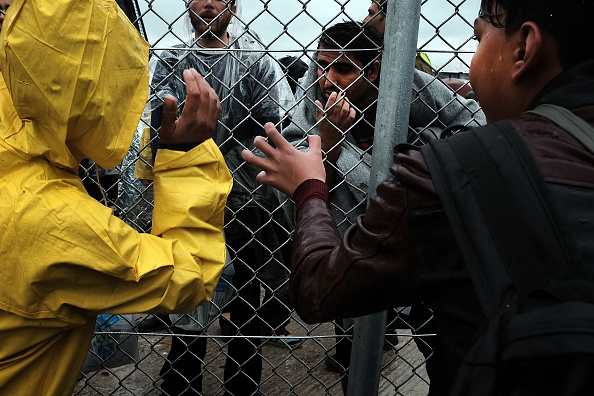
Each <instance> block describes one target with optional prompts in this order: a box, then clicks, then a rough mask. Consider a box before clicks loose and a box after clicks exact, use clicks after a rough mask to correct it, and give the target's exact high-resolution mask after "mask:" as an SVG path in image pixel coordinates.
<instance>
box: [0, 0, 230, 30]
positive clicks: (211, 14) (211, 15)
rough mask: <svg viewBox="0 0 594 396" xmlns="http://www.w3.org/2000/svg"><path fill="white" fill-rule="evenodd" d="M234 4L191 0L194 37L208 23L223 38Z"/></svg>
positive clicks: (219, 0) (224, 0) (222, 1)
mask: <svg viewBox="0 0 594 396" xmlns="http://www.w3.org/2000/svg"><path fill="white" fill-rule="evenodd" d="M0 1H1V0H0ZM235 9H236V7H235V5H231V2H230V1H229V0H192V3H191V4H190V10H191V11H190V20H191V21H192V26H193V27H194V30H196V37H200V36H201V35H202V34H203V33H204V32H206V31H208V27H209V25H210V31H211V33H212V34H213V35H214V36H216V37H218V38H220V39H224V38H225V37H226V35H227V27H228V26H229V22H230V21H231V18H232V17H233V15H232V13H231V12H235Z"/></svg>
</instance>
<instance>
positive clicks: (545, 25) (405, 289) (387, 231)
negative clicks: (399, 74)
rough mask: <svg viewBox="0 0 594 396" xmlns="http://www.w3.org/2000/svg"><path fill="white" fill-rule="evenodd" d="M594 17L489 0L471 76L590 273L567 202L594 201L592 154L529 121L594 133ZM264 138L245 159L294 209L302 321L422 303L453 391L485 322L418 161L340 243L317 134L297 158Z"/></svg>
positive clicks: (409, 156)
mask: <svg viewBox="0 0 594 396" xmlns="http://www.w3.org/2000/svg"><path fill="white" fill-rule="evenodd" d="M593 8H594V5H593V4H592V3H591V2H583V1H580V0H569V1H559V0H550V1H547V2H542V1H536V0H526V1H523V2H514V1H508V0H482V1H481V11H480V13H479V16H478V18H477V19H476V20H475V23H474V31H475V36H476V38H477V40H478V42H479V44H478V47H477V50H476V53H475V55H474V58H473V60H472V63H471V67H470V81H471V84H472V87H473V89H474V90H475V93H476V95H477V97H478V99H479V101H480V103H481V105H482V108H483V111H484V113H485V115H486V117H487V121H488V122H489V123H492V122H496V121H499V120H509V121H510V122H511V124H512V125H513V127H514V128H515V129H516V131H517V132H518V134H519V135H520V136H521V138H522V139H523V140H524V142H525V144H526V145H527V147H528V149H529V151H530V152H531V154H532V156H533V157H534V159H535V161H536V164H537V165H538V167H539V168H540V170H541V172H542V174H543V176H544V178H545V181H546V182H547V184H548V185H549V186H550V187H551V191H552V194H553V201H554V202H555V203H556V205H555V207H554V208H553V209H554V210H555V211H556V212H557V217H558V218H559V219H560V224H561V226H562V227H563V229H564V230H566V231H567V233H568V235H569V238H570V240H572V241H573V242H575V246H576V250H575V252H573V253H574V254H576V255H579V256H580V258H581V259H582V260H583V261H584V262H586V263H592V262H593V260H592V259H593V258H594V247H593V246H592V244H591V243H588V242H587V241H588V240H591V239H592V237H593V235H594V222H593V221H588V219H589V218H591V215H590V214H589V213H590V212H591V210H590V209H589V208H588V206H587V205H583V206H578V205H571V204H567V201H566V200H565V201H564V199H565V198H566V197H568V196H570V195H571V192H573V191H576V190H578V189H579V190H580V193H581V194H583V195H584V196H588V197H590V199H591V198H593V197H594V154H593V153H592V152H591V151H589V150H588V149H587V148H586V147H585V146H584V145H582V144H581V143H580V142H579V141H578V140H576V139H575V138H574V137H573V136H571V135H570V134H569V133H568V132H567V131H565V130H564V129H562V128H561V127H559V126H557V125H556V124H554V123H552V122H550V121H549V120H547V119H544V118H542V117H540V116H537V115H533V114H524V112H526V111H528V110H531V109H534V108H535V107H536V106H538V105H540V104H545V103H546V104H554V105H557V106H561V107H564V108H566V109H569V110H571V111H572V112H573V113H574V114H575V115H577V116H579V117H581V118H582V119H584V120H585V121H586V122H587V123H589V124H590V125H594V51H593V50H592V49H593V48H592V45H593V44H592V43H594V37H592V36H593V34H594V33H593V31H592V29H591V28H590V27H589V26H588V23H587V21H588V18H590V16H591V15H592V11H593ZM575 37H580V38H582V40H580V41H579V42H576V40H575ZM266 131H267V133H268V136H269V138H270V139H271V140H272V141H273V142H274V143H275V145H276V148H272V147H271V146H270V145H268V143H266V142H265V140H264V139H263V138H256V142H255V144H256V147H258V148H259V149H260V150H261V151H262V152H263V153H264V154H265V156H266V158H261V157H256V156H254V155H253V154H251V153H249V152H244V153H243V156H244V158H245V159H246V160H247V161H248V162H250V163H252V164H254V165H256V166H258V167H260V168H261V169H263V171H262V172H261V173H260V174H259V175H258V177H257V179H258V181H260V182H261V183H264V184H267V185H271V186H273V187H275V188H277V189H279V190H280V191H282V192H284V193H285V194H287V195H288V196H290V197H292V198H293V199H294V201H295V203H296V207H297V209H296V210H297V217H296V231H295V234H294V245H293V246H294V248H293V256H292V263H291V269H292V273H291V298H292V301H293V304H294V306H295V308H296V310H297V312H298V313H299V315H300V316H301V318H303V319H304V320H305V321H306V322H312V323H313V322H324V321H328V320H332V319H336V318H341V317H353V316H360V315H363V314H369V313H373V312H378V311H381V310H384V309H386V308H388V307H392V306H398V305H408V304H414V303H415V302H419V301H423V302H424V303H425V304H427V305H428V306H429V307H431V308H432V309H433V310H434V312H435V320H436V326H437V329H438V333H437V335H438V337H437V338H438V345H439V348H438V349H437V350H438V351H439V356H438V358H439V359H440V360H439V361H440V362H441V363H442V365H443V367H442V369H443V370H445V371H446V372H447V374H448V375H447V377H448V378H449V379H450V380H451V381H454V379H455V377H456V373H457V371H458V368H459V366H460V364H461V362H462V360H463V359H464V356H465V355H466V353H467V352H468V349H469V347H470V346H471V345H472V341H473V335H474V334H475V333H476V332H477V329H478V327H479V325H480V324H481V322H482V321H483V320H484V314H483V312H482V310H481V307H480V305H479V303H478V301H477V294H476V292H475V290H474V287H473V285H472V283H471V281H470V279H469V275H468V273H467V271H466V268H465V265H464V262H463V260H462V256H461V252H460V249H459V247H458V246H457V244H456V241H455V238H454V237H453V235H452V231H451V228H450V226H449V224H448V221H447V218H446V215H445V213H444V211H443V208H442V205H441V204H440V201H439V197H438V195H437V193H436V190H435V187H434V184H433V181H432V179H431V174H430V172H429V170H428V168H427V165H426V163H425V159H424V158H423V155H422V153H421V151H420V150H419V149H418V148H416V147H413V146H410V145H399V146H397V147H396V148H395V156H394V163H393V165H392V166H391V169H390V173H391V174H390V176H389V177H388V179H387V180H385V181H384V182H383V183H381V184H380V185H379V186H378V188H377V192H376V195H375V196H374V197H372V198H371V200H370V204H369V207H368V208H367V210H366V212H365V214H364V215H363V216H361V217H359V218H358V220H357V223H356V224H355V225H353V226H352V227H350V228H349V229H348V231H347V232H346V233H345V234H344V236H343V237H342V238H341V237H340V236H339V233H338V231H337V228H336V225H335V223H334V222H333V220H332V216H331V214H330V213H329V210H328V206H329V193H328V186H327V185H326V184H325V180H326V173H325V169H324V166H323V163H322V155H321V151H320V147H321V145H320V138H319V137H317V136H309V137H308V140H309V146H310V150H309V151H308V152H300V151H298V150H296V149H295V148H294V147H293V146H291V145H290V144H289V143H288V142H286V141H285V140H284V139H283V138H282V137H281V136H280V134H279V133H278V132H276V130H274V128H272V127H271V126H267V127H266ZM590 202H592V201H591V200H590ZM519 248H521V247H519ZM541 377H542V378H541V379H540V381H542V383H547V382H554V381H563V380H565V378H559V376H541ZM561 377H563V376H561ZM540 385H542V384H540ZM440 386H441V388H440V389H434V388H433V387H432V389H431V392H432V394H434V392H435V394H447V393H448V392H449V390H450V389H451V386H452V383H451V382H450V383H445V384H441V385H440ZM535 389H536V388H535ZM533 393H534V392H533Z"/></svg>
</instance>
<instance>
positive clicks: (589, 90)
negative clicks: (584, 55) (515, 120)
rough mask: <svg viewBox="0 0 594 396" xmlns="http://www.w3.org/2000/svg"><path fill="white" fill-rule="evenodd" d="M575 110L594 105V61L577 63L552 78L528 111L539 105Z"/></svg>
mask: <svg viewBox="0 0 594 396" xmlns="http://www.w3.org/2000/svg"><path fill="white" fill-rule="evenodd" d="M544 103H548V104H554V105H557V106H561V107H565V108H566V109H576V108H579V107H585V106H589V105H593V104H594V60H591V61H585V62H582V63H579V64H577V65H575V66H573V67H571V68H569V69H567V70H565V71H563V72H562V73H561V74H559V75H558V76H556V77H555V78H553V79H552V80H551V81H550V82H549V83H548V84H547V85H546V86H545V87H544V89H543V90H542V91H541V92H540V93H539V94H538V95H537V96H536V98H535V99H534V101H533V102H532V104H531V106H530V109H534V108H535V107H536V106H538V105H540V104H544Z"/></svg>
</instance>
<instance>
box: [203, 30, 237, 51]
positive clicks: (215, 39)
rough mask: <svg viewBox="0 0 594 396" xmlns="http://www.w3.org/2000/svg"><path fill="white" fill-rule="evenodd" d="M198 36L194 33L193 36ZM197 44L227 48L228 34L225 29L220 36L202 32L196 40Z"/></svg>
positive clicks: (205, 46)
mask: <svg viewBox="0 0 594 396" xmlns="http://www.w3.org/2000/svg"><path fill="white" fill-rule="evenodd" d="M198 37H200V36H199V34H198V33H196V36H195V38H198ZM198 45H200V46H201V47H204V48H227V47H229V34H228V33H227V31H226V30H225V32H224V33H223V34H222V35H221V36H215V35H214V34H211V33H207V34H203V35H202V37H201V38H200V39H199V40H198Z"/></svg>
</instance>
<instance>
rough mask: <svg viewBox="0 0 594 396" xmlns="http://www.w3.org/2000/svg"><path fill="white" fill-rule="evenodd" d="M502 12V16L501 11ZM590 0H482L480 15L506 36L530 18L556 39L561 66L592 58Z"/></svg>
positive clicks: (593, 37)
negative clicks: (503, 31) (501, 30)
mask: <svg viewBox="0 0 594 396" xmlns="http://www.w3.org/2000/svg"><path fill="white" fill-rule="evenodd" d="M504 12H505V16H504V15H503V13H504ZM593 12H594V1H592V0H481V9H480V12H479V17H480V18H482V19H483V20H485V21H487V22H488V23H490V24H491V25H493V26H495V27H496V28H502V29H505V34H506V35H508V36H509V35H511V34H513V33H515V32H517V31H518V30H519V29H520V27H521V26H522V24H524V23H525V22H528V21H531V22H534V23H536V24H537V25H538V26H539V27H540V28H542V29H543V30H545V31H546V32H548V33H549V34H551V36H552V37H553V38H554V39H555V41H556V42H557V48H558V51H559V58H560V60H561V63H562V65H563V67H564V68H569V67H571V66H573V65H575V64H577V63H579V62H582V61H585V60H588V59H593V58H594V29H593V28H592V26H591V19H592V17H593Z"/></svg>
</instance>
